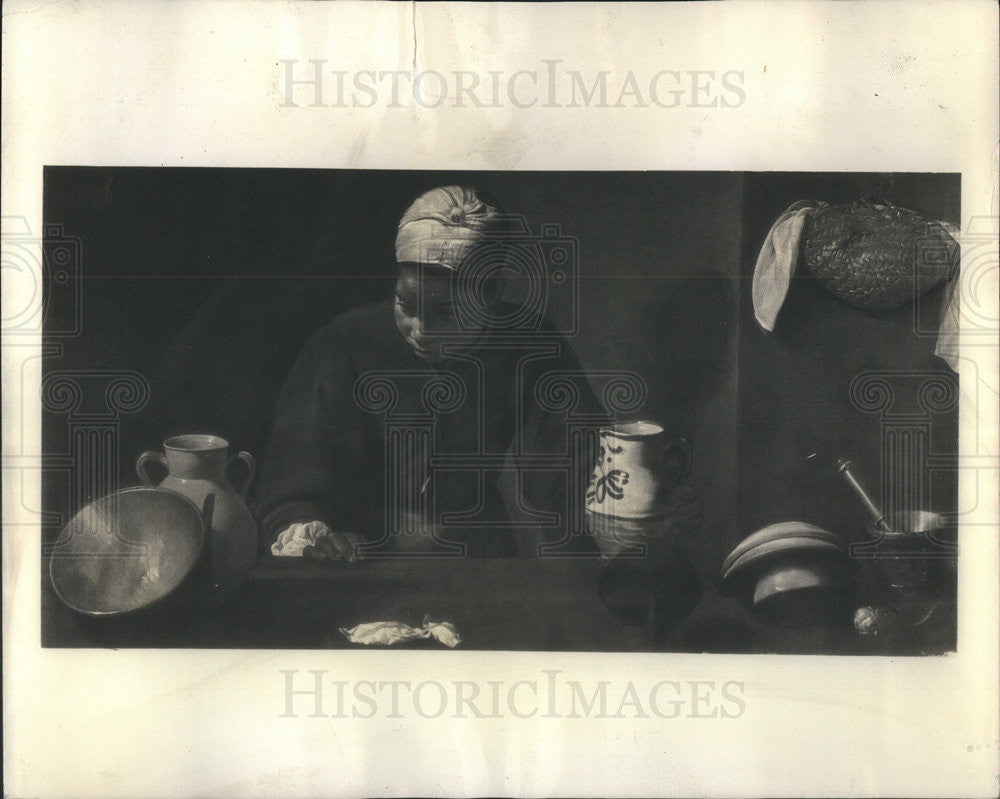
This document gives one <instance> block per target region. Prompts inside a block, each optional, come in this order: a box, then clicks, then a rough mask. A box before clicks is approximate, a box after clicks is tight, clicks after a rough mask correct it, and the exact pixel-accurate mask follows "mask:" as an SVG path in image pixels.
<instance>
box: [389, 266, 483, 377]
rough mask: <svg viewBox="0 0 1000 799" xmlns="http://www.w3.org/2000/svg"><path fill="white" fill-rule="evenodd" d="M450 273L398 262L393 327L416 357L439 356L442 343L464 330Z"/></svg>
mask: <svg viewBox="0 0 1000 799" xmlns="http://www.w3.org/2000/svg"><path fill="white" fill-rule="evenodd" d="M452 274H453V273H452V272H451V271H450V270H448V269H444V268H435V267H427V266H419V265H410V264H401V265H400V269H399V277H398V278H397V280H396V296H395V302H394V303H393V311H394V314H395V317H396V327H397V328H398V329H399V332H400V335H402V336H403V339H404V340H405V341H406V343H407V345H408V346H409V347H410V349H412V350H413V352H414V353H415V354H416V355H417V357H419V358H421V359H423V360H425V361H436V360H438V359H440V358H441V345H442V344H444V343H445V342H447V340H448V338H449V337H452V336H454V335H455V334H456V333H458V332H468V331H467V330H464V329H463V328H462V327H461V325H460V323H459V320H458V317H457V315H456V313H455V298H454V297H453V295H452V291H453V281H452Z"/></svg>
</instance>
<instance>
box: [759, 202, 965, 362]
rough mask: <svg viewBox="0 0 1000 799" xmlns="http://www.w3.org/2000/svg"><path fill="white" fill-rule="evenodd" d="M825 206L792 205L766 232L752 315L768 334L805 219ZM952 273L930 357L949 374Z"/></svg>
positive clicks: (954, 232) (953, 340) (953, 336)
mask: <svg viewBox="0 0 1000 799" xmlns="http://www.w3.org/2000/svg"><path fill="white" fill-rule="evenodd" d="M825 205H826V203H817V202H813V201H811V200H799V201H798V202H795V203H792V204H791V205H790V206H788V208H786V209H785V211H784V213H782V214H781V216H779V217H778V219H777V221H776V222H775V223H774V224H773V225H772V226H771V229H770V230H769V231H768V234H767V237H766V238H765V239H764V243H763V244H762V245H761V248H760V253H759V254H758V255H757V264H756V266H755V267H754V270H753V285H752V288H751V296H752V297H753V312H754V316H755V317H756V318H757V323H758V324H759V325H760V326H761V327H762V328H764V330H766V331H767V332H768V333H770V332H772V331H773V330H774V324H775V322H776V321H777V319H778V312H779V311H780V310H781V306H782V305H784V303H785V297H786V296H787V295H788V288H789V286H790V285H791V280H792V275H793V274H794V272H795V266H796V264H797V262H798V258H799V245H800V242H801V239H802V230H803V228H804V226H805V221H806V217H808V216H809V214H811V213H812V212H813V210H814V209H816V208H822V207H823V206H825ZM938 224H940V225H941V226H942V227H943V228H944V229H945V230H946V231H947V232H948V235H950V236H951V237H952V238H953V239H955V241H958V240H959V232H958V228H957V227H955V226H954V225H952V224H949V223H948V222H940V221H939V222H938ZM960 279H961V275H960V274H959V272H958V270H956V272H955V275H954V276H953V277H952V278H951V279H950V280H949V281H948V283H947V285H946V286H945V287H944V290H943V291H942V293H941V316H940V320H939V322H938V339H937V344H936V346H935V348H934V354H935V355H937V356H938V357H939V358H941V359H942V360H943V361H944V362H945V363H946V364H948V366H949V367H950V368H951V369H952V371H954V372H957V371H958V332H959V323H960V317H959V295H960V294H961V292H960V291H959V280H960Z"/></svg>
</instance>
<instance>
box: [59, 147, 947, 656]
mask: <svg viewBox="0 0 1000 799" xmlns="http://www.w3.org/2000/svg"><path fill="white" fill-rule="evenodd" d="M43 191H44V193H43V199H44V221H45V239H44V242H43V250H44V256H45V275H44V287H43V288H44V306H45V319H44V350H43V353H44V360H43V380H42V387H41V400H42V422H43V426H42V433H43V458H42V463H43V498H42V499H43V506H44V507H43V538H42V551H41V552H40V557H41V558H42V581H43V585H42V592H41V636H42V645H43V646H44V647H50V648H73V647H83V648H94V647H114V648H116V649H129V648H148V647H156V648H182V649H183V648H225V649H231V648H246V649H278V648H280V649H342V648H355V649H373V648H391V649H392V650H394V651H395V650H399V651H404V650H407V649H414V648H417V649H426V650H442V651H446V650H449V649H454V648H460V649H468V650H520V651H583V652H591V651H608V652H686V653H724V654H747V653H775V654H807V655H863V656H865V655H866V656H873V657H876V656H899V655H910V656H921V655H939V654H942V653H947V652H952V651H954V650H955V649H956V629H957V613H958V611H957V602H956V596H957V589H956V563H957V554H958V540H957V536H956V529H957V524H958V516H959V512H958V503H957V483H958V479H957V474H958V467H957V463H958V410H957V407H958V396H959V394H958V389H959V385H958V376H957V371H956V370H957V357H958V356H957V330H958V321H959V317H958V314H959V297H958V292H957V291H956V286H957V283H958V279H957V278H958V264H959V252H958V244H957V228H956V226H957V225H958V224H959V222H960V209H961V182H960V176H959V175H958V174H954V173H857V172H850V173H849V172H841V173H819V172H770V173H764V172H662V171H636V172H622V171H617V172H610V171H609V172H592V171H572V172H563V171H552V172H522V171H517V172H510V171H507V172H482V171H465V172H457V171H454V172H453V171H411V170H407V171H382V170H321V169H308V170H307V169H251V168H180V167H116V166H107V167H98V166H88V167H82V166H59V165H51V166H47V167H46V168H45V170H44V190H43Z"/></svg>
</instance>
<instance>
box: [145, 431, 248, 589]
mask: <svg viewBox="0 0 1000 799" xmlns="http://www.w3.org/2000/svg"><path fill="white" fill-rule="evenodd" d="M237 460H239V461H242V462H243V463H244V464H246V467H247V476H246V479H245V480H244V483H243V487H242V489H241V491H239V492H237V491H236V489H235V488H233V486H232V485H231V484H230V482H229V480H228V479H227V477H226V472H227V471H228V469H229V467H230V466H231V465H232V464H233V463H234V462H236V461H237ZM152 463H158V464H160V465H161V466H163V467H165V468H166V470H167V476H166V477H165V478H163V480H162V481H161V482H160V483H159V484H158V485H159V487H160V488H167V489H170V490H172V491H176V492H177V493H179V494H183V495H184V496H186V497H188V498H189V499H191V500H193V501H194V503H195V504H196V505H197V506H198V507H202V505H203V504H204V502H205V498H206V497H207V496H208V495H210V494H212V495H214V496H215V500H214V509H213V513H212V527H211V530H210V532H209V535H208V540H207V543H206V546H207V559H208V582H209V588H210V595H211V597H212V598H213V599H217V600H224V599H227V598H228V597H229V596H231V595H232V593H233V592H235V590H236V589H237V588H238V587H239V586H240V584H241V583H242V582H243V581H244V580H245V579H246V577H247V574H248V573H249V571H250V569H251V568H252V566H253V565H254V563H255V561H256V559H257V523H256V522H255V521H254V518H253V516H252V515H251V513H250V510H249V509H248V508H247V504H246V497H247V491H248V490H249V488H250V483H251V481H252V480H253V476H254V472H255V471H256V463H255V462H254V458H253V456H252V455H251V454H250V453H249V452H239V453H237V454H236V455H233V456H231V457H230V456H229V442H228V441H226V440H225V439H223V438H219V437H218V436H213V435H183V436H175V437H174V438H170V439H167V440H166V441H165V442H163V452H154V451H148V452H144V453H142V455H140V456H139V459H138V461H136V465H135V468H136V471H137V472H138V474H139V477H140V478H141V479H142V481H143V482H144V483H145V484H146V485H149V486H156V485H157V483H156V481H155V480H154V479H153V478H152V476H151V475H150V474H149V471H148V467H149V465H150V464H152Z"/></svg>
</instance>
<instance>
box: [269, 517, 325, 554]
mask: <svg viewBox="0 0 1000 799" xmlns="http://www.w3.org/2000/svg"><path fill="white" fill-rule="evenodd" d="M329 534H330V528H329V527H327V526H326V525H325V524H323V522H298V523H296V524H292V525H290V526H288V527H286V528H285V529H284V530H282V531H281V532H280V533H279V534H278V538H277V540H276V541H275V542H274V543H273V544H271V554H272V555H278V556H280V557H287V558H301V557H302V551H303V550H304V549H305V548H306V547H314V546H316V541H317V540H318V539H320V538H322V537H323V536H325V535H329Z"/></svg>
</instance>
